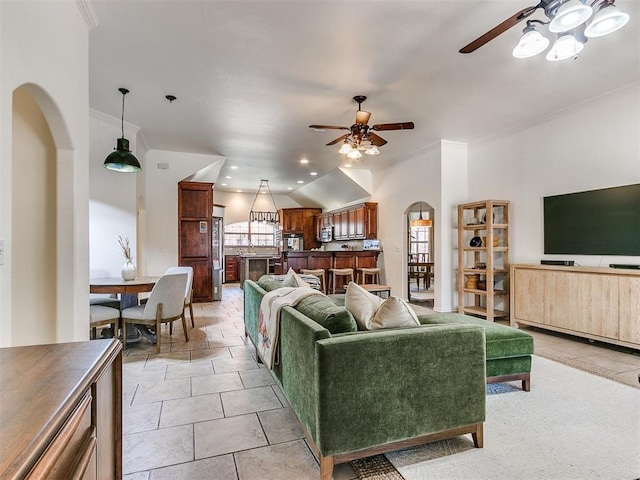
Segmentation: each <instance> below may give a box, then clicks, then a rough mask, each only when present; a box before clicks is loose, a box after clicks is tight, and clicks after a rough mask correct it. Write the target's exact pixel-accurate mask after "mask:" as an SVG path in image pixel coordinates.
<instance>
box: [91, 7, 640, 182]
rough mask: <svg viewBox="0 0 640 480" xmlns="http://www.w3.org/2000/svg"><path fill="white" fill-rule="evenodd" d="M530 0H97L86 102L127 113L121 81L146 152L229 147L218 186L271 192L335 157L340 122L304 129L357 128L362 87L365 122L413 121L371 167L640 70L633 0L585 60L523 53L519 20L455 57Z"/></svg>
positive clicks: (520, 120)
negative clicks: (265, 184) (263, 183)
mask: <svg viewBox="0 0 640 480" xmlns="http://www.w3.org/2000/svg"><path fill="white" fill-rule="evenodd" d="M529 5H530V3H529V1H528V0H494V1H488V0H439V1H436V0H423V1H418V0H413V1H398V0H377V1H374V0H368V1H364V0H363V1H354V0H347V1H345V0H343V1H321V0H291V1H276V0H256V1H245V0H230V1H215V0H208V1H194V0H170V1H161V0H156V1H143V0H122V1H114V0H92V1H91V6H92V7H93V9H94V11H95V16H96V20H97V23H98V25H97V27H96V28H94V29H93V30H92V31H91V34H90V104H91V107H92V108H94V109H96V110H98V111H101V112H104V113H106V114H108V115H112V116H114V117H117V118H119V117H120V109H121V101H122V100H121V98H122V97H121V95H120V93H119V92H118V87H127V88H128V89H130V90H131V93H130V94H129V95H127V98H126V109H125V120H126V121H127V122H130V123H134V124H136V125H139V126H140V127H141V130H142V134H143V135H144V137H145V140H146V142H147V144H148V146H149V147H150V148H152V149H159V150H170V151H184V152H192V153H202V154H215V155H222V156H225V157H226V162H225V165H224V166H223V167H222V170H221V177H220V178H219V179H218V182H217V184H216V188H217V189H219V188H221V183H223V182H227V183H228V187H226V188H225V187H222V189H228V190H230V191H235V190H236V189H242V190H244V191H250V192H251V191H252V192H255V191H256V189H257V187H258V185H259V183H260V179H262V178H266V179H269V183H270V187H271V190H272V192H273V193H287V192H288V190H287V188H288V187H292V188H293V189H294V190H295V189H297V188H299V187H300V186H301V185H299V184H297V183H296V182H297V181H298V180H302V181H304V182H305V184H308V183H309V182H311V181H313V180H314V179H317V178H320V177H321V176H322V175H325V174H327V173H328V172H330V171H332V170H334V169H336V168H337V167H339V166H340V162H341V160H343V157H342V156H341V155H339V154H338V153H337V147H336V146H331V147H327V146H325V144H326V143H328V142H329V141H331V140H333V139H335V138H337V137H338V136H340V135H341V134H342V133H343V132H341V131H339V130H327V131H325V132H315V131H313V130H311V129H310V128H308V125H310V124H314V123H317V124H330V125H345V126H349V125H351V124H352V123H353V122H354V117H355V112H356V110H357V104H355V103H354V102H353V100H352V97H353V96H354V95H367V96H368V97H369V98H368V100H367V101H366V102H365V103H364V105H363V109H364V110H367V111H370V112H372V116H371V121H370V122H369V123H370V124H375V123H388V122H405V121H413V122H415V125H416V127H415V130H408V131H407V130H405V131H390V132H380V135H381V136H382V137H383V138H385V139H386V140H388V142H389V143H388V144H387V145H385V146H384V147H381V151H382V154H381V155H378V156H376V157H369V156H365V158H364V162H363V164H362V166H363V167H366V168H370V169H372V170H375V169H377V168H381V167H384V166H388V165H391V164H393V163H394V162H398V161H399V160H401V159H403V158H406V157H407V156H408V155H410V154H411V153H413V152H417V151H419V150H421V149H423V148H425V147H427V146H429V145H430V144H433V143H434V142H437V141H439V140H440V139H447V140H452V141H461V142H473V141H476V140H479V139H483V138H486V137H489V136H492V135H495V134H498V133H500V132H505V131H508V130H510V129H513V128H521V127H526V126H528V125H532V124H535V123H538V122H540V121H542V120H544V119H545V118H547V117H549V116H551V115H554V114H556V113H557V112H559V111H562V110H564V109H567V108H571V107H572V106H574V105H577V104H580V103H582V102H585V101H587V100H589V99H592V98H594V97H598V96H601V95H603V94H606V93H607V92H609V91H613V90H617V89H620V88H624V87H626V86H629V85H631V84H635V83H637V82H639V81H640V26H639V25H640V1H637V0H618V1H617V2H616V5H618V7H619V8H620V9H621V10H624V11H626V12H627V13H629V14H630V15H631V21H630V22H629V24H627V26H625V27H624V28H623V29H622V30H619V31H618V32H615V33H613V34H611V35H609V36H607V37H602V38H595V39H590V40H589V41H588V42H587V44H586V46H585V49H584V51H583V52H582V53H581V54H580V56H579V57H578V58H577V59H575V60H565V61H561V62H548V61H546V60H545V59H544V55H541V56H538V57H535V58H530V59H526V60H517V59H514V58H513V57H512V56H511V50H512V49H513V47H514V46H515V44H516V43H517V41H518V39H519V38H520V35H521V32H522V28H524V22H523V23H521V24H519V25H517V26H516V27H513V28H512V29H510V30H509V31H507V32H506V33H504V34H503V35H501V36H499V37H498V38H496V39H494V40H493V41H491V42H490V43H488V44H487V45H485V46H483V47H481V48H480V49H479V50H477V51H476V52H474V53H471V54H468V55H463V54H460V53H458V50H459V49H460V48H461V47H463V46H464V45H466V44H467V43H469V42H470V41H471V40H473V39H475V38H476V37H478V36H479V35H481V34H482V33H484V32H485V31H487V30H489V29H490V28H492V27H494V26H495V25H497V24H498V23H500V22H501V21H503V20H505V19H506V18H508V17H510V16H511V15H513V14H514V13H516V12H517V11H519V10H521V9H522V8H525V7H527V6H529ZM531 18H539V19H543V18H544V15H543V13H542V11H541V10H539V11H538V12H537V13H536V14H535V15H534V16H533V17H531ZM545 33H546V32H545ZM167 94H172V95H175V96H176V97H177V100H176V101H175V102H173V103H172V104H170V103H169V102H168V101H167V100H166V99H165V95H167ZM301 158H307V159H309V160H310V164H309V165H307V166H303V165H300V164H299V160H300V159H301ZM231 166H237V167H238V168H237V169H236V170H231V169H230V167H231ZM311 171H315V172H317V173H318V176H317V177H311V176H310V172H311ZM226 175H230V176H232V177H233V178H232V179H230V180H225V179H224V178H223V177H224V176H226Z"/></svg>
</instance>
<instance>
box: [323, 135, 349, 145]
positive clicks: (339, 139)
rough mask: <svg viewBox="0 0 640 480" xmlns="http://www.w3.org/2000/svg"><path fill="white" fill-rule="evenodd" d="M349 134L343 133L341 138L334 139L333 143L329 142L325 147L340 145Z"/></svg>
mask: <svg viewBox="0 0 640 480" xmlns="http://www.w3.org/2000/svg"><path fill="white" fill-rule="evenodd" d="M349 135H350V134H349V133H345V134H344V135H342V136H341V137H338V138H336V139H335V140H334V141H333V142H329V143H327V147H328V146H329V145H335V144H336V143H340V142H343V141H344V139H345V138H347V137H348V136H349Z"/></svg>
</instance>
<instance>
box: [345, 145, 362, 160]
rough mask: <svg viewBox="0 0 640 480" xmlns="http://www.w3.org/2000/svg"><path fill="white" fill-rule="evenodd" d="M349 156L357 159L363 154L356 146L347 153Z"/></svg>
mask: <svg viewBox="0 0 640 480" xmlns="http://www.w3.org/2000/svg"><path fill="white" fill-rule="evenodd" d="M347 157H349V158H350V159H352V160H357V159H358V158H362V154H361V153H360V151H359V150H358V149H357V148H354V149H352V150H351V151H349V153H347Z"/></svg>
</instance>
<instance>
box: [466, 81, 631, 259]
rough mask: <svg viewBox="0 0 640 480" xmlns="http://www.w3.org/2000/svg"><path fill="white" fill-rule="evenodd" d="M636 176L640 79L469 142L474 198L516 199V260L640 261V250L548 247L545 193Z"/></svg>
mask: <svg viewBox="0 0 640 480" xmlns="http://www.w3.org/2000/svg"><path fill="white" fill-rule="evenodd" d="M632 183H640V85H635V86H632V87H630V88H628V89H625V90H622V91H618V92H615V93H613V94H610V95H607V96H605V97H602V98H600V99H598V100H596V101H593V102H590V103H587V104H583V105H581V106H580V107H579V108H575V109H573V110H571V111H567V112H565V113H564V114H563V115H562V116H557V117H556V118H551V119H549V120H548V121H546V122H545V123H542V124H540V125H538V126H536V127H533V128H530V129H528V130H525V131H521V132H515V133H511V134H509V135H505V136H504V137H502V138H498V139H493V140H491V141H486V142H483V143H481V144H477V145H470V147H469V198H470V201H474V200H484V199H487V198H492V199H499V200H510V201H511V209H510V226H511V232H510V235H511V238H510V247H511V248H510V257H511V258H510V260H511V263H530V262H532V263H539V262H540V259H542V258H549V259H553V258H562V259H569V260H575V261H576V263H578V264H581V265H590V266H598V265H602V266H607V265H608V264H609V263H640V257H616V256H612V257H603V256H586V255H573V256H570V255H561V256H557V255H556V256H553V255H544V254H543V243H542V197H543V196H546V195H555V194H563V193H570V192H578V191H583V190H592V189H598V188H605V187H611V186H617V185H626V184H632ZM594 228H597V225H594Z"/></svg>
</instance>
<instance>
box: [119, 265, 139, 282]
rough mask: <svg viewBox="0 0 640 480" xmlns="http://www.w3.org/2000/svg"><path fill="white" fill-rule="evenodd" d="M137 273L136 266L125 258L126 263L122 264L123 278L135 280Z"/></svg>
mask: <svg viewBox="0 0 640 480" xmlns="http://www.w3.org/2000/svg"><path fill="white" fill-rule="evenodd" d="M137 273H138V272H137V269H136V266H135V265H134V264H133V263H131V262H130V261H129V260H127V263H125V264H124V265H123V266H122V278H123V280H135V279H136V274H137Z"/></svg>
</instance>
